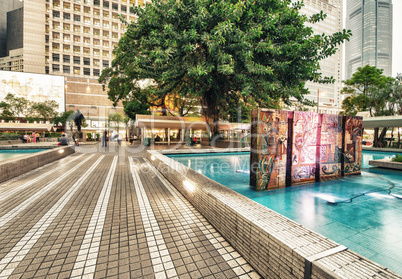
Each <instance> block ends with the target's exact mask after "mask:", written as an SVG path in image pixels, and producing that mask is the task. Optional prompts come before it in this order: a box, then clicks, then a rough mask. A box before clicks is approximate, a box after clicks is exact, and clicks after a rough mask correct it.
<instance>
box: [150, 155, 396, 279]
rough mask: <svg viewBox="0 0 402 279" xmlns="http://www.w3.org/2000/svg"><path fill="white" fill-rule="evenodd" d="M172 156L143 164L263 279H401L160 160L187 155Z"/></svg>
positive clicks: (155, 157) (153, 158)
mask: <svg viewBox="0 0 402 279" xmlns="http://www.w3.org/2000/svg"><path fill="white" fill-rule="evenodd" d="M177 151H178V150H172V151H168V150H164V151H163V152H160V151H156V150H148V151H147V158H148V160H149V161H150V162H151V163H152V164H153V165H154V166H155V167H156V168H157V169H158V170H159V171H160V172H161V173H162V174H163V175H164V176H165V177H166V178H167V179H168V180H169V181H170V182H171V183H172V184H173V185H174V186H175V187H176V188H177V189H178V190H179V191H180V192H181V193H182V194H183V195H184V196H185V197H186V198H187V199H188V200H189V201H190V202H191V203H192V204H193V206H194V207H195V208H197V210H199V211H200V213H201V214H203V215H204V216H205V217H206V218H207V219H208V221H209V222H210V223H211V224H212V225H213V226H214V227H215V228H216V229H217V230H218V231H219V232H220V233H221V234H222V236H223V237H224V238H225V239H226V240H227V241H228V242H230V243H231V244H232V245H233V247H235V249H237V251H238V252H239V253H240V254H241V255H242V256H243V257H244V258H245V259H246V260H247V261H248V262H249V263H250V264H251V265H252V266H253V267H254V268H255V269H256V270H257V271H258V272H259V273H260V275H262V276H263V277H265V278H279V277H280V278H356V277H359V278H372V277H373V276H374V275H382V276H385V277H386V278H402V277H401V276H400V275H398V274H396V273H394V272H392V271H390V270H389V269H387V268H385V267H382V266H380V265H379V264H377V263H375V262H373V261H371V260H369V259H366V258H364V257H363V256H361V255H359V254H357V253H355V252H353V251H350V250H348V249H347V248H346V247H344V246H342V245H339V244H338V243H336V242H334V241H332V240H330V239H328V238H325V237H324V236H322V235H319V234H317V233H315V232H313V231H311V230H309V229H307V228H305V227H303V226H302V225H300V224H298V223H296V222H294V221H292V220H290V219H288V218H286V217H284V216H282V215H280V214H278V213H276V212H274V211H272V210H270V209H268V208H266V207H264V206H262V205H260V204H258V203H256V202H254V201H252V200H250V199H248V198H246V197H244V196H242V195H240V194H238V193H236V192H234V191H233V190H231V189H229V188H227V187H225V186H223V185H221V184H219V183H217V182H215V181H213V180H211V179H209V178H207V177H205V176H203V175H201V174H199V173H198V172H196V171H194V170H192V169H190V168H188V167H186V166H184V165H182V164H180V163H178V162H176V161H174V160H173V159H171V158H168V157H166V156H164V155H163V154H180V153H181V154H183V153H189V152H188V151H187V152H186V151H184V150H183V151H182V152H177ZM233 151H235V152H239V151H240V149H237V148H236V149H218V150H215V151H210V150H208V149H207V150H199V151H198V152H197V153H207V152H208V153H212V152H215V153H216V152H220V153H221V152H233ZM243 151H247V150H243ZM162 153H163V154H162Z"/></svg>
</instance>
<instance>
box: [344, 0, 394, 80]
mask: <svg viewBox="0 0 402 279" xmlns="http://www.w3.org/2000/svg"><path fill="white" fill-rule="evenodd" d="M346 9H347V13H346V29H350V30H352V37H351V38H350V41H349V42H347V43H346V52H345V53H346V59H345V61H346V79H348V78H351V77H352V75H353V73H354V72H356V70H357V68H358V67H364V66H366V65H370V66H375V67H377V68H379V69H383V70H384V75H386V76H391V75H392V0H347V7H346Z"/></svg>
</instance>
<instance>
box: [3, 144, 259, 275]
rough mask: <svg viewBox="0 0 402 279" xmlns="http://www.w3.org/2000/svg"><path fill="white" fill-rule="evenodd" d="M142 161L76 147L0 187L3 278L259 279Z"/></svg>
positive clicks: (137, 155) (113, 149)
mask: <svg viewBox="0 0 402 279" xmlns="http://www.w3.org/2000/svg"><path fill="white" fill-rule="evenodd" d="M144 155H145V152H144V151H141V152H138V150H137V152H127V150H126V149H125V147H124V146H123V147H120V148H119V147H117V146H116V145H115V143H111V145H110V146H109V147H108V148H99V147H98V146H96V145H95V146H89V147H87V149H85V148H84V147H83V148H81V150H78V149H77V153H76V154H74V155H72V156H69V157H67V158H65V159H62V160H60V161H57V162H54V163H52V164H49V165H46V166H44V167H42V168H40V169H38V170H35V171H32V172H30V173H28V174H25V175H22V176H20V177H17V178H15V179H12V180H9V181H7V182H4V183H1V184H0V278H259V276H258V274H257V273H255V272H254V271H253V269H252V268H251V266H250V265H248V264H247V262H246V261H245V260H244V259H243V258H242V257H241V256H240V255H239V254H238V253H237V252H236V251H235V250H234V249H233V248H232V247H231V245H230V244H229V243H228V242H226V241H225V240H224V239H223V238H222V237H221V236H220V234H219V233H217V232H216V231H215V229H214V228H213V227H212V226H211V225H210V224H209V223H208V221H206V220H205V219H204V218H203V216H202V215H201V214H200V213H198V212H197V211H196V210H195V209H194V208H193V207H192V206H191V204H189V203H188V202H187V200H185V199H184V198H183V197H182V195H181V194H180V193H179V192H178V191H177V190H176V189H175V188H174V187H173V186H172V185H170V183H169V182H168V181H166V180H165V179H164V178H163V177H162V176H160V175H159V174H157V173H156V171H155V169H154V168H153V167H152V166H151V165H150V164H148V162H147V161H146V159H145V158H144V157H145V156H144ZM26 163H27V164H29V161H27V162H26Z"/></svg>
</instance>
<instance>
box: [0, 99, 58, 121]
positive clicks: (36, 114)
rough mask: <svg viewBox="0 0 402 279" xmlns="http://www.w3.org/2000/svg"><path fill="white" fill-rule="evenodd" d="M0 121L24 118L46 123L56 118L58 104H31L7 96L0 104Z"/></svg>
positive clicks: (31, 102)
mask: <svg viewBox="0 0 402 279" xmlns="http://www.w3.org/2000/svg"><path fill="white" fill-rule="evenodd" d="M0 108H1V109H2V110H1V114H0V119H4V120H7V121H9V120H14V119H16V118H26V119H27V120H28V121H39V120H43V121H47V120H50V119H53V118H56V117H57V114H58V112H57V109H58V108H59V104H58V103H57V102H56V101H54V100H50V101H44V102H33V101H29V100H27V99H25V98H24V97H17V96H15V95H13V94H11V93H9V94H7V96H6V97H5V98H4V101H3V102H0Z"/></svg>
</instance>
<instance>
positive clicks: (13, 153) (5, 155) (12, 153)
mask: <svg viewBox="0 0 402 279" xmlns="http://www.w3.org/2000/svg"><path fill="white" fill-rule="evenodd" d="M44 150H47V149H18V150H17V149H11V150H0V161H4V160H8V159H12V158H15V157H18V156H22V155H26V154H31V153H36V152H40V151H44Z"/></svg>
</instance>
